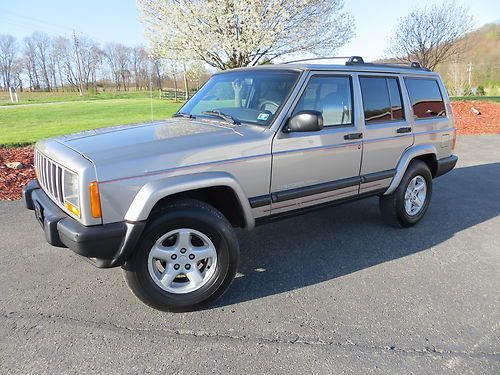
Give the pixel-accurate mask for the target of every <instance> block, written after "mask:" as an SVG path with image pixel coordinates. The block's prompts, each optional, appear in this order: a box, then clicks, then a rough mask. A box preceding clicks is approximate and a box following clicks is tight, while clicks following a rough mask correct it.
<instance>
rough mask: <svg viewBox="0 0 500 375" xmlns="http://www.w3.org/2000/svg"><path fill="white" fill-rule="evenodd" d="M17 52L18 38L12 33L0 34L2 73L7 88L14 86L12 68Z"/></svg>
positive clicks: (0, 71)
mask: <svg viewBox="0 0 500 375" xmlns="http://www.w3.org/2000/svg"><path fill="white" fill-rule="evenodd" d="M16 54H17V43H16V39H15V38H14V37H13V36H11V35H4V34H0V74H1V75H2V82H3V87H4V89H5V90H9V87H11V86H12V78H13V77H12V75H13V72H12V68H13V64H14V60H15V58H16Z"/></svg>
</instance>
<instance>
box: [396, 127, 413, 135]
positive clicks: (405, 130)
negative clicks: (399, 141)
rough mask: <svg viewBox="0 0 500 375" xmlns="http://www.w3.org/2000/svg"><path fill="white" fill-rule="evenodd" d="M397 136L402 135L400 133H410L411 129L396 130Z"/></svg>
mask: <svg viewBox="0 0 500 375" xmlns="http://www.w3.org/2000/svg"><path fill="white" fill-rule="evenodd" d="M396 131H397V132H398V133H399V134H402V133H410V132H411V127H409V126H408V127H405V128H399V129H398V130H396Z"/></svg>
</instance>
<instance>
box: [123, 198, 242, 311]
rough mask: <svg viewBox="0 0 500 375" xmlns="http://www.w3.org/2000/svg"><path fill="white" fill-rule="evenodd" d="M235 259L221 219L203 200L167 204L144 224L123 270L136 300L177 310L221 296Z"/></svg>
mask: <svg viewBox="0 0 500 375" xmlns="http://www.w3.org/2000/svg"><path fill="white" fill-rule="evenodd" d="M238 261H239V245H238V240H237V238H236V234H235V232H234V230H233V227H232V226H231V224H230V223H229V221H228V220H227V219H226V218H225V217H224V215H222V214H221V213H220V212H219V211H218V210H216V209H215V208H214V207H212V206H210V205H208V204H206V203H204V202H201V201H197V200H193V199H183V200H178V201H174V202H172V203H170V204H169V205H167V206H166V207H165V208H164V209H162V211H161V213H159V214H158V215H157V216H156V217H155V218H153V219H152V221H151V222H150V223H148V225H147V227H146V229H145V231H144V233H143V235H142V237H141V239H140V241H139V244H138V246H137V248H136V250H135V251H134V254H133V255H132V257H131V258H130V259H129V260H128V261H127V263H126V264H125V265H124V266H123V271H124V277H125V281H126V282H127V285H128V286H129V288H130V289H131V290H132V292H133V293H134V294H135V295H136V296H137V298H139V299H140V300H141V301H142V302H144V303H145V304H147V305H148V306H150V307H152V308H155V309H158V310H162V311H172V312H181V311H191V310H195V309H198V308H200V307H202V306H203V305H205V304H207V303H209V302H211V301H214V300H215V299H216V298H217V297H219V296H220V295H222V293H224V291H225V290H226V289H227V288H228V287H229V285H230V284H231V282H232V280H233V278H234V276H235V274H236V269H237V266H238Z"/></svg>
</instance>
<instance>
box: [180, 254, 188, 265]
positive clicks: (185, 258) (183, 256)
mask: <svg viewBox="0 0 500 375" xmlns="http://www.w3.org/2000/svg"><path fill="white" fill-rule="evenodd" d="M187 261H188V258H187V256H185V255H181V256H180V257H179V262H181V263H186V262H187Z"/></svg>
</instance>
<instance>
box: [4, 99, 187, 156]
mask: <svg viewBox="0 0 500 375" xmlns="http://www.w3.org/2000/svg"><path fill="white" fill-rule="evenodd" d="M131 94H135V95H137V93H131ZM38 100H41V98H39V99H38ZM152 103H153V119H154V120H160V119H165V118H168V117H171V116H172V114H173V113H175V112H176V111H177V109H178V108H179V107H180V106H181V103H173V102H169V101H165V100H159V99H153V101H152ZM151 119H152V116H151V101H150V99H149V98H147V97H142V98H141V97H135V98H128V99H125V98H120V99H97V100H85V101H79V100H78V101H66V100H60V101H59V102H57V101H56V102H54V100H52V102H51V103H49V104H33V105H17V106H16V105H12V106H3V107H0V146H7V147H12V146H22V145H27V144H31V143H34V142H36V141H38V140H40V139H42V138H47V137H52V136H56V135H61V134H68V133H74V132H77V131H81V130H88V129H95V128H100V127H106V126H113V125H120V124H132V123H138V122H144V121H151Z"/></svg>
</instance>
